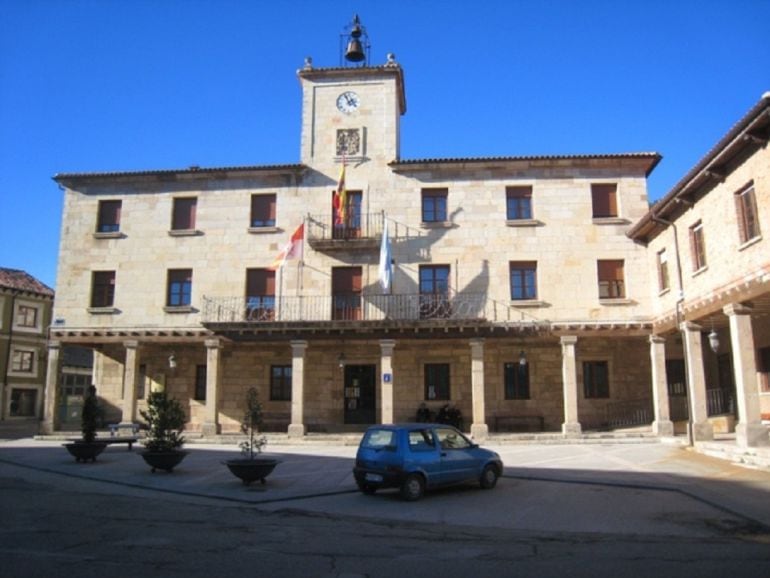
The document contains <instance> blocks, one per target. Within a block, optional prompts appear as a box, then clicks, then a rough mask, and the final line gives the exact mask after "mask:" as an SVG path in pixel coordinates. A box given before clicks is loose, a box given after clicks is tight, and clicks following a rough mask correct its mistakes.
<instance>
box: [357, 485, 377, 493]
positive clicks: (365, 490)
mask: <svg viewBox="0 0 770 578" xmlns="http://www.w3.org/2000/svg"><path fill="white" fill-rule="evenodd" d="M358 489H359V490H361V491H362V492H363V493H364V494H366V495H367V496H371V495H373V494H374V492H376V491H377V488H376V487H375V486H372V485H371V484H358Z"/></svg>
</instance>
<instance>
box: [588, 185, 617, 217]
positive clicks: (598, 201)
mask: <svg viewBox="0 0 770 578" xmlns="http://www.w3.org/2000/svg"><path fill="white" fill-rule="evenodd" d="M617 191H618V185H617V184H615V183H608V184H592V185H591V202H592V204H593V216H594V219H602V218H606V217H617V216H618V200H617Z"/></svg>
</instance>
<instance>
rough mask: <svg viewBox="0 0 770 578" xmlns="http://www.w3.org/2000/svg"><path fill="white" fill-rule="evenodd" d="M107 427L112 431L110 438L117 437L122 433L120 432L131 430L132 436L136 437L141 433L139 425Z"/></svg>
mask: <svg viewBox="0 0 770 578" xmlns="http://www.w3.org/2000/svg"><path fill="white" fill-rule="evenodd" d="M107 427H108V428H109V429H110V437H115V436H117V435H118V434H119V433H120V430H124V429H130V430H131V435H132V436H133V437H136V435H137V434H138V433H139V429H140V426H139V424H138V423H111V424H108V425H107Z"/></svg>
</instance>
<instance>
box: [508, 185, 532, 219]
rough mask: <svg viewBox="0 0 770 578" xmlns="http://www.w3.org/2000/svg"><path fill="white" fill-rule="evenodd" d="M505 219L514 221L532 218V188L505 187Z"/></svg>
mask: <svg viewBox="0 0 770 578" xmlns="http://www.w3.org/2000/svg"><path fill="white" fill-rule="evenodd" d="M505 201H506V215H505V216H506V219H508V220H509V221H516V220H522V219H531V218H532V187H531V186H518V187H505Z"/></svg>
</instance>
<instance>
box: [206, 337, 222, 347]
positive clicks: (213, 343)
mask: <svg viewBox="0 0 770 578" xmlns="http://www.w3.org/2000/svg"><path fill="white" fill-rule="evenodd" d="M203 343H204V344H205V345H206V349H222V347H224V346H223V345H222V340H221V339H218V338H212V339H206V340H205V341H204V342H203Z"/></svg>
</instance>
